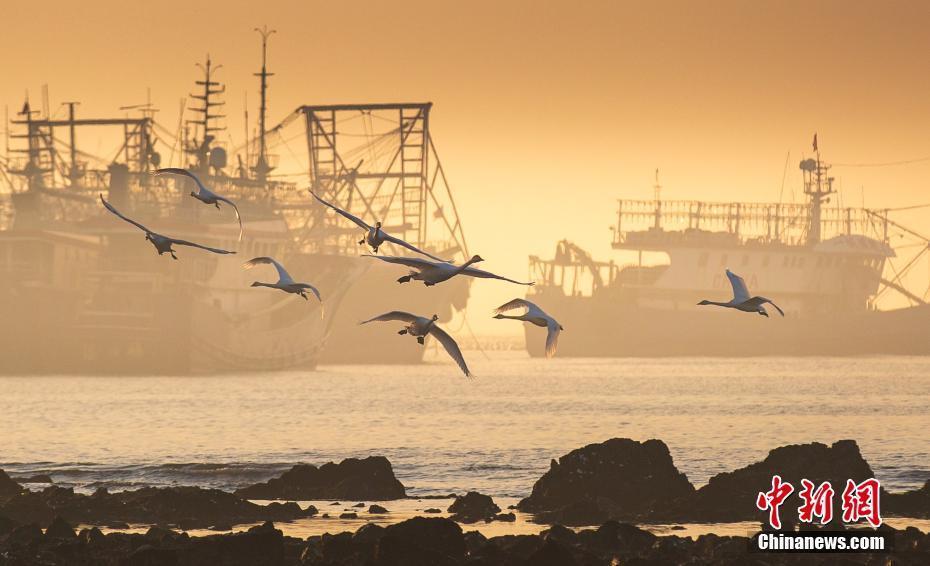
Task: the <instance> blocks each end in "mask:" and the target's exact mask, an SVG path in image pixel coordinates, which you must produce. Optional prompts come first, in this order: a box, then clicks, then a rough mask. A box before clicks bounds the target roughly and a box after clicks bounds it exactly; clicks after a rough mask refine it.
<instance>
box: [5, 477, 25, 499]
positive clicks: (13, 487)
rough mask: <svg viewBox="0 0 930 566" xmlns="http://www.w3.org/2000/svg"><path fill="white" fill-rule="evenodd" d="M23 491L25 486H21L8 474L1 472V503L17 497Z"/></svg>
mask: <svg viewBox="0 0 930 566" xmlns="http://www.w3.org/2000/svg"><path fill="white" fill-rule="evenodd" d="M22 490H23V486H21V485H19V484H18V483H16V482H15V481H13V479H12V478H11V477H10V476H8V475H7V474H6V472H4V471H3V470H0V502H2V501H3V500H4V499H7V498H9V497H13V496H14V495H17V494H18V493H20V492H21V491H22Z"/></svg>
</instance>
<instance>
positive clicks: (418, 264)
mask: <svg viewBox="0 0 930 566" xmlns="http://www.w3.org/2000/svg"><path fill="white" fill-rule="evenodd" d="M365 256H366V257H374V258H377V259H380V260H381V261H386V262H388V263H396V264H399V265H406V266H407V267H412V268H413V269H415V270H416V271H411V272H410V274H409V275H404V276H403V277H401V278H400V279H398V280H397V282H398V283H406V282H408V281H411V280H413V281H422V282H423V284H424V285H426V286H427V287H429V286H432V285H436V284H437V283H442V282H443V281H446V280H448V279H452V278H453V277H455V276H456V275H459V274H461V275H468V276H469V277H480V278H482V279H500V280H502V281H509V282H510V283H516V284H517V285H535V283H533V282H532V281H531V282H529V283H523V282H522V281H514V280H513V279H508V278H507V277H502V276H500V275H495V274H494V273H491V272H489V271H484V270H481V269H475V268H474V267H471V265H472V264H473V263H478V262H479V261H484V259H483V258H482V257H481V256H478V255H476V256H472V257H471V259H469V260H468V261H466V262H465V263H463V264H461V265H454V264H451V263H449V262H445V261H439V262H435V261H429V260H425V259H420V258H415V257H393V256H384V255H369V254H365Z"/></svg>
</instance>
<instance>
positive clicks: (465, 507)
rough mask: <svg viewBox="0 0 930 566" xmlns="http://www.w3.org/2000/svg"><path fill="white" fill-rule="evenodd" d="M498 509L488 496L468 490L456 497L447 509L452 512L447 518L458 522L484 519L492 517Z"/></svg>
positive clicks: (472, 521) (473, 521)
mask: <svg viewBox="0 0 930 566" xmlns="http://www.w3.org/2000/svg"><path fill="white" fill-rule="evenodd" d="M500 510H501V508H500V507H498V506H497V505H496V504H495V503H494V500H493V499H491V497H490V496H488V495H484V494H482V493H478V492H477V491H469V492H468V493H466V494H465V495H463V496H461V497H456V498H455V501H453V502H452V505H450V506H449V509H448V511H449V513H452V516H451V517H449V518H450V519H452V520H453V521H458V522H460V523H475V522H477V521H484V520H485V519H490V518H493V517H494V515H495V514H497V513H498V512H500Z"/></svg>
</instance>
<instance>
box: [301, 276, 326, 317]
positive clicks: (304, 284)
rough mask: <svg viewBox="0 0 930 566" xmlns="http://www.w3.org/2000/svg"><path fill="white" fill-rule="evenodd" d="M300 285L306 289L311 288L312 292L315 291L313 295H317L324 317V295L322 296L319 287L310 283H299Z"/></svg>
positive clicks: (321, 313) (321, 315) (321, 314)
mask: <svg viewBox="0 0 930 566" xmlns="http://www.w3.org/2000/svg"><path fill="white" fill-rule="evenodd" d="M298 286H299V287H303V288H304V289H309V290H310V292H311V293H313V295H314V296H315V297H316V300H318V301H320V318H323V316H324V314H323V297H321V296H320V290H319V289H317V288H316V287H314V286H313V285H311V284H309V283H298Z"/></svg>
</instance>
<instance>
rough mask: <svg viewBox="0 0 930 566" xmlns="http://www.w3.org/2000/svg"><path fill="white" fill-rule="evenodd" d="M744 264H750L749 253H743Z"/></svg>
mask: <svg viewBox="0 0 930 566" xmlns="http://www.w3.org/2000/svg"><path fill="white" fill-rule="evenodd" d="M743 265H749V254H743Z"/></svg>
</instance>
